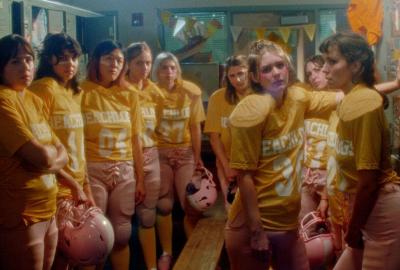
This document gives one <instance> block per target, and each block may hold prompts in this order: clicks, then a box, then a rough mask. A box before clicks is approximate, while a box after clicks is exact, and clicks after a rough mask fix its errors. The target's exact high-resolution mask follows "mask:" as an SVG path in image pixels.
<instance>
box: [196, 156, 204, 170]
mask: <svg viewBox="0 0 400 270" xmlns="http://www.w3.org/2000/svg"><path fill="white" fill-rule="evenodd" d="M194 166H195V167H196V168H203V167H204V163H203V161H202V160H201V158H195V159H194Z"/></svg>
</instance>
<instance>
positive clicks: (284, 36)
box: [278, 27, 292, 43]
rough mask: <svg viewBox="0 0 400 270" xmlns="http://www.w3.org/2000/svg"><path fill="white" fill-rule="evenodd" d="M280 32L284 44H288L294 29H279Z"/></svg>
mask: <svg viewBox="0 0 400 270" xmlns="http://www.w3.org/2000/svg"><path fill="white" fill-rule="evenodd" d="M278 30H279V33H280V34H281V36H282V39H283V42H285V43H287V42H288V40H289V37H290V32H291V31H292V29H291V28H290V27H278Z"/></svg>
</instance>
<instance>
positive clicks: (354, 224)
mask: <svg viewBox="0 0 400 270" xmlns="http://www.w3.org/2000/svg"><path fill="white" fill-rule="evenodd" d="M358 174H359V177H358V185H357V193H356V197H355V201H354V207H353V214H352V216H351V219H350V223H349V229H348V232H347V235H346V237H345V240H346V242H347V244H348V245H349V246H350V247H353V248H362V246H363V245H362V238H361V237H362V235H361V229H362V228H363V227H364V225H365V223H366V222H367V219H368V217H369V215H370V213H371V211H372V209H373V207H374V206H375V202H376V199H377V197H378V191H379V186H378V178H379V174H380V172H379V171H378V170H360V171H358Z"/></svg>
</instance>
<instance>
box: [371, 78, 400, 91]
mask: <svg viewBox="0 0 400 270" xmlns="http://www.w3.org/2000/svg"><path fill="white" fill-rule="evenodd" d="M375 88H376V89H377V90H378V91H379V92H381V93H383V94H390V93H392V92H394V91H396V90H397V89H399V88H400V81H399V80H398V79H396V80H393V81H390V82H383V83H379V84H376V85H375Z"/></svg>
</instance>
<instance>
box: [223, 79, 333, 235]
mask: <svg viewBox="0 0 400 270" xmlns="http://www.w3.org/2000/svg"><path fill="white" fill-rule="evenodd" d="M336 102H337V101H336V94H335V93H328V92H322V91H321V92H310V91H307V90H305V89H304V88H301V87H298V86H291V87H289V88H288V90H287V94H286V97H285V99H284V102H283V104H282V105H281V106H280V107H279V108H277V107H276V103H275V100H274V99H273V98H272V97H271V96H270V95H269V94H264V95H260V94H252V95H250V96H247V97H246V98H244V99H243V100H242V101H241V102H240V103H239V104H238V105H237V107H236V108H235V109H234V110H233V112H232V114H231V116H230V118H229V121H230V124H231V134H232V147H231V160H230V165H231V167H232V168H235V169H240V170H252V171H254V178H253V179H254V185H255V188H256V192H257V200H258V207H259V210H260V214H261V221H262V223H263V226H264V228H265V229H267V230H279V231H280V230H292V229H296V228H297V225H298V214H299V210H300V193H299V189H300V183H299V182H300V176H301V169H302V162H303V149H304V148H303V146H304V145H303V142H304V126H303V125H304V117H305V115H306V114H307V115H316V114H321V113H327V112H329V111H332V110H333V109H334V108H335V107H336ZM239 197H240V196H239ZM240 210H241V202H240V198H239V199H236V198H235V201H234V203H233V205H232V208H231V211H230V215H229V216H230V218H234V217H235V216H236V215H237V213H238V212H239V211H240Z"/></svg>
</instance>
